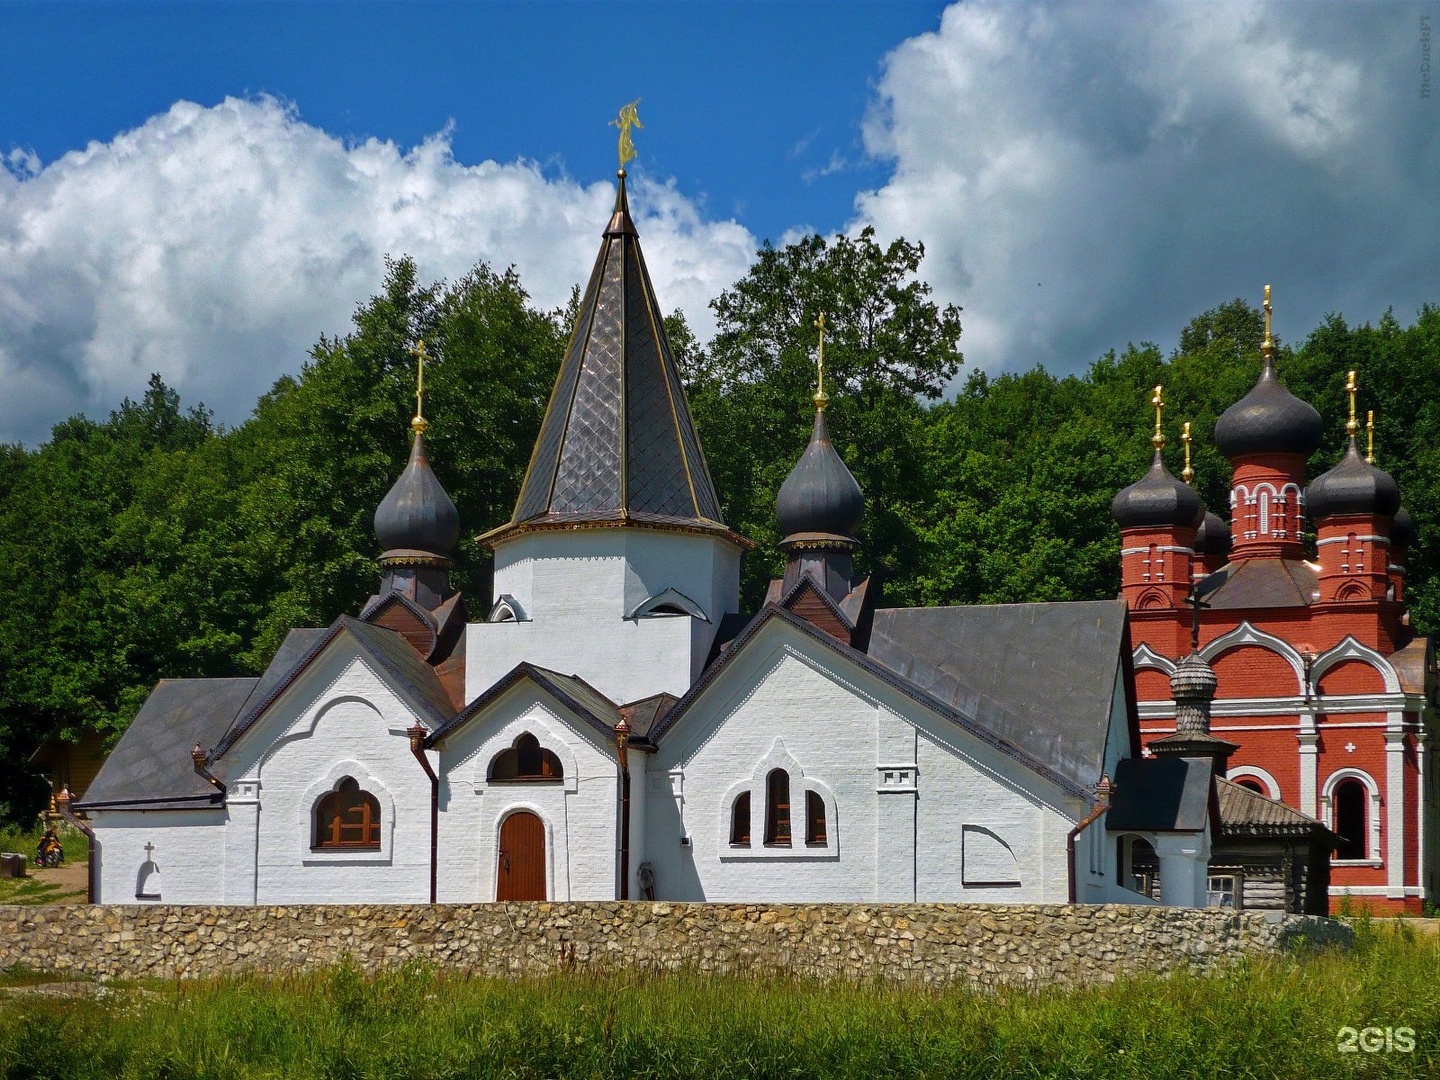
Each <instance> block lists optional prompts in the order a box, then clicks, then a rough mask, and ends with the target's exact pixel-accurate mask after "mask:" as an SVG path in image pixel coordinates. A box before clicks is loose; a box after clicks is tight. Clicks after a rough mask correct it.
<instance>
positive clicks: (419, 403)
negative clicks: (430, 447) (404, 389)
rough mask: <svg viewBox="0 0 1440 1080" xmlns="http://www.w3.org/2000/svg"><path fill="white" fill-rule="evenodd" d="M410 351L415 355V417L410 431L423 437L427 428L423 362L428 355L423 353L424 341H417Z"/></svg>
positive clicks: (411, 422)
mask: <svg viewBox="0 0 1440 1080" xmlns="http://www.w3.org/2000/svg"><path fill="white" fill-rule="evenodd" d="M410 351H411V352H412V353H414V354H415V416H414V418H413V419H412V420H411V421H410V429H411V430H412V431H414V432H415V434H416V435H423V434H425V429H426V427H428V426H429V425H428V424H427V423H426V422H425V361H426V359H427V358H428V355H429V354H427V353H426V352H425V340H424V339H423V338H422V339H421V340H419V341H417V342H416V343H415V347H414V348H413V349H411V350H410Z"/></svg>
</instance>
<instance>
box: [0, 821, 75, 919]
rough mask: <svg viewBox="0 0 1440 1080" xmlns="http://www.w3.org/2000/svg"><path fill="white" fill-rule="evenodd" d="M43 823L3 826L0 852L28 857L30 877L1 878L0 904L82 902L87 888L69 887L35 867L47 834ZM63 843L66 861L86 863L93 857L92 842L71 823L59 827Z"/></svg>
mask: <svg viewBox="0 0 1440 1080" xmlns="http://www.w3.org/2000/svg"><path fill="white" fill-rule="evenodd" d="M44 832H45V828H44V826H43V825H35V826H33V827H31V828H29V829H16V828H13V827H11V828H3V829H0V851H16V852H19V853H20V854H21V855H24V856H25V859H26V864H25V872H26V874H27V875H29V876H28V877H23V878H0V904H57V903H61V902H69V903H76V902H81V903H83V902H84V900H85V897H86V890H85V889H84V888H80V889H75V888H66V887H65V886H62V885H60V884H58V883H56V882H54V881H47V880H46V874H47V873H48V871H44V870H39V869H37V868H36V866H35V846H36V845H37V844H38V843H39V842H40V837H41V836H42V835H43V834H44ZM59 836H60V844H61V846H62V847H64V848H65V862H66V864H67V865H68V864H70V863H73V862H81V863H83V862H84V861H85V860H86V859H88V858H89V857H90V842H89V840H87V839H86V837H85V834H84V833H82V832H80V831H79V830H77V829H73V828H71V827H70V826H68V825H62V826H61V827H60V829H59Z"/></svg>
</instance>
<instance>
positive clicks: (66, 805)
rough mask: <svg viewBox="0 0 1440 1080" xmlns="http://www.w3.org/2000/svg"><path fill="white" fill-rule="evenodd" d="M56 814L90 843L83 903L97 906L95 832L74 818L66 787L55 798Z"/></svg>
mask: <svg viewBox="0 0 1440 1080" xmlns="http://www.w3.org/2000/svg"><path fill="white" fill-rule="evenodd" d="M55 810H56V812H57V813H58V814H59V815H60V816H61V817H62V818H64V819H65V820H66V821H68V822H69V823H70V824H71V825H73V826H75V828H77V829H79V830H80V832H81V833H82V834H83V835H84V837H85V839H86V840H88V841H90V858H89V860H88V861H87V862H86V864H85V902H86V903H87V904H98V903H99V902H100V882H99V881H98V880H96V879H97V878H98V876H99V874H98V871H99V869H100V859H99V855H100V848H99V847H98V846H97V845H96V843H95V830H94V829H92V828H91V827H90V826H89V825H88V824H87V823H86V822H84V821H82V820H81V819H80V818H78V817H76V816H75V811H74V810H71V809H70V788H69V786H68V785H67V786H66V787H63V788H61V789H60V794H58V795H56V796H55Z"/></svg>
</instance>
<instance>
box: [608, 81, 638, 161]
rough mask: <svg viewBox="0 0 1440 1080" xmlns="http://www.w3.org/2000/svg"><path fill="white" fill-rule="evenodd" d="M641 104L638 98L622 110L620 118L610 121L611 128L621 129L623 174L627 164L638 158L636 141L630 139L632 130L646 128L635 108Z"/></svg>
mask: <svg viewBox="0 0 1440 1080" xmlns="http://www.w3.org/2000/svg"><path fill="white" fill-rule="evenodd" d="M639 104H640V99H639V98H638V97H637V98H636V99H635V100H634V101H632V102H630V104H629V105H626V106H625V107H624V108H623V109H621V110H620V115H619V116H617V117H616V118H615V119H614V120H611V121H610V126H611V127H618V128H619V129H620V171H621V172H622V173H623V172H624V171H625V165H626V163H627V162H630V161H633V160H634V159H635V157H636V153H635V143H634V140H632V139H631V138H630V129H631V128H643V127H644V126H645V125H644V124H642V123H640V114H639V113H637V112H636V111H635V106H636V105H639Z"/></svg>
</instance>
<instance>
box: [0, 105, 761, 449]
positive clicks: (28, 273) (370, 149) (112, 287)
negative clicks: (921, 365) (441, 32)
mask: <svg viewBox="0 0 1440 1080" xmlns="http://www.w3.org/2000/svg"><path fill="white" fill-rule="evenodd" d="M613 199H614V188H613V186H612V185H611V184H609V183H604V182H599V183H594V184H589V185H582V184H579V183H577V182H575V181H574V180H571V179H568V178H564V177H561V178H556V177H552V176H546V175H545V174H543V173H542V171H541V170H540V169H539V167H538V166H536V165H535V164H533V163H528V162H523V161H522V162H516V163H511V164H497V163H496V162H493V161H486V162H483V163H481V164H478V165H463V164H460V163H459V162H457V161H456V160H455V159H454V157H453V156H452V154H451V150H450V142H449V138H448V134H447V133H445V132H441V133H438V134H436V135H433V136H431V137H430V138H428V139H427V140H425V141H424V142H423V143H422V144H421V145H420V146H417V147H414V148H413V149H410V150H408V151H407V150H403V149H401V148H400V147H398V146H396V145H395V144H394V143H392V142H382V141H379V140H376V139H371V140H369V141H366V142H363V143H360V144H347V143H346V142H344V141H342V140H340V139H338V138H336V137H334V136H332V135H330V134H327V133H326V132H324V131H321V130H319V129H317V128H315V127H313V126H311V125H309V124H306V123H304V122H303V121H302V120H301V119H300V118H299V116H298V115H297V114H296V111H295V110H294V109H293V108H291V107H289V106H287V105H285V104H283V103H281V102H279V101H276V100H274V99H271V98H260V99H256V100H242V99H236V98H229V99H226V100H225V101H223V102H222V103H220V104H218V105H216V106H214V107H210V108H207V107H202V106H200V105H196V104H192V103H190V102H183V101H182V102H178V103H177V104H175V105H174V106H173V107H172V108H171V109H170V110H169V111H167V112H165V113H164V114H162V115H158V116H155V117H152V118H151V119H150V120H148V121H146V123H144V124H143V125H142V126H140V127H139V128H137V129H135V130H134V131H129V132H125V133H123V134H120V135H117V136H116V137H115V138H114V139H112V140H110V141H109V142H105V143H98V142H96V143H91V144H90V145H89V146H87V147H86V148H85V149H83V150H77V151H74V152H71V153H68V154H66V155H65V156H63V157H61V158H60V159H58V160H56V161H53V162H50V163H49V164H42V163H41V162H39V161H38V160H36V158H35V156H34V155H33V154H30V153H27V152H24V151H15V152H12V153H10V154H9V155H8V156H7V157H6V158H4V159H3V160H0V386H3V388H4V393H3V394H0V440H15V439H20V440H23V441H27V442H35V441H39V440H41V439H43V438H44V437H45V436H46V434H47V432H48V430H49V426H50V425H51V424H52V423H54V422H55V421H56V420H58V419H61V418H62V417H64V416H66V415H70V414H72V413H75V412H80V411H85V412H88V413H90V414H91V415H103V414H104V413H105V412H107V411H108V410H109V409H111V408H114V407H115V406H116V405H117V404H118V403H119V401H120V400H121V398H123V397H124V396H126V395H130V396H132V397H137V396H139V394H140V393H142V392H143V390H144V387H145V383H146V380H147V379H148V378H149V375H150V373H151V372H155V371H158V372H160V373H161V374H162V375H163V376H164V378H165V379H166V381H167V382H168V383H170V384H171V385H172V386H174V387H175V388H177V389H178V390H179V391H180V392H181V394H182V397H183V398H184V399H185V400H186V401H188V402H191V403H193V402H196V401H201V400H203V401H205V402H206V403H207V404H209V405H210V406H211V407H212V408H215V409H216V411H217V413H218V415H219V416H220V418H221V419H223V420H225V421H227V422H231V423H235V422H238V421H240V420H243V419H244V418H245V416H246V415H247V414H248V412H249V409H250V407H251V406H252V405H253V403H254V401H255V399H256V398H257V397H258V396H259V395H260V394H261V393H263V392H264V391H265V390H266V389H268V388H269V386H270V384H271V383H272V382H273V381H274V379H275V378H276V377H277V376H279V375H281V374H283V373H286V372H293V371H296V370H297V369H298V368H299V365H300V363H301V362H302V361H303V359H304V357H305V355H306V353H307V351H308V349H309V347H310V346H311V345H313V344H314V342H315V341H316V340H317V339H318V338H319V336H320V335H321V334H322V333H327V334H331V335H334V334H337V333H344V332H345V331H347V330H348V329H349V328H350V316H351V314H352V313H353V311H354V309H355V306H356V304H357V303H359V302H362V301H363V300H365V299H366V298H367V297H369V296H370V295H371V294H372V293H373V292H375V291H376V289H377V288H378V287H379V285H380V282H381V278H382V275H383V272H384V266H383V258H384V256H385V255H386V254H392V255H397V256H398V255H401V254H409V255H412V256H414V257H415V259H416V262H417V264H418V266H419V270H420V273H421V275H422V277H423V278H424V279H426V280H429V279H434V278H440V277H448V278H452V279H453V278H455V277H458V276H459V275H461V274H463V273H465V272H466V271H467V270H468V269H470V267H472V266H473V265H474V264H475V263H476V262H478V261H481V260H484V261H487V262H489V263H490V264H491V265H492V266H494V267H496V268H497V269H499V268H503V267H505V266H508V265H511V264H513V265H514V266H515V267H516V268H517V270H518V271H519V273H520V276H521V281H522V282H523V283H524V285H525V286H526V288H527V289H528V290H529V291H530V293H531V296H532V297H533V298H534V300H535V301H536V302H537V303H538V304H540V305H543V306H546V307H554V306H558V305H560V304H562V303H564V301H565V300H566V299H567V298H568V296H569V293H570V289H571V287H572V286H573V285H574V284H576V283H577V282H579V283H583V281H584V280H585V279H586V277H587V276H588V274H589V270H590V265H591V263H592V262H593V260H594V258H595V253H596V251H597V250H598V247H599V243H600V232H601V230H602V229H603V228H604V224H605V222H606V221H607V220H608V218H609V212H610V207H611V203H612V201H613ZM631 208H632V212H634V213H635V216H636V223H637V226H638V227H639V229H640V231H641V234H642V238H643V243H644V245H645V254H646V258H647V260H648V262H649V264H650V270H651V275H652V277H653V278H654V280H655V282H656V286H657V289H658V291H659V299H660V302H661V303H662V305H664V307H665V309H666V310H667V311H668V310H671V309H673V308H676V307H679V308H681V309H683V310H684V311H685V313H686V315H687V317H688V318H689V319H690V320H691V322H692V324H693V325H694V326H695V328H696V329H697V331H698V332H700V333H702V334H708V331H709V329H710V327H711V322H710V313H709V310H708V308H707V303H708V301H709V300H710V299H711V298H712V297H713V296H715V295H718V294H719V292H720V291H722V290H723V289H724V288H725V287H726V286H728V285H729V284H730V283H732V282H733V281H734V280H735V279H736V278H738V277H739V276H740V275H741V274H743V273H744V271H745V269H746V267H747V266H748V265H749V262H750V260H751V258H752V257H753V255H754V251H755V247H756V243H755V239H754V237H753V236H751V234H750V233H749V231H748V230H746V229H745V228H744V227H742V226H741V225H738V224H736V223H734V222H715V221H708V220H706V219H705V218H704V217H703V216H702V214H701V213H700V211H699V210H698V209H697V207H696V206H695V204H694V203H693V202H692V201H690V200H689V199H687V198H686V197H685V195H684V194H682V193H681V192H680V191H678V190H677V189H676V188H675V186H674V185H673V184H660V183H653V182H647V181H646V180H645V179H644V178H643V177H641V178H637V179H635V180H632V198H631Z"/></svg>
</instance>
